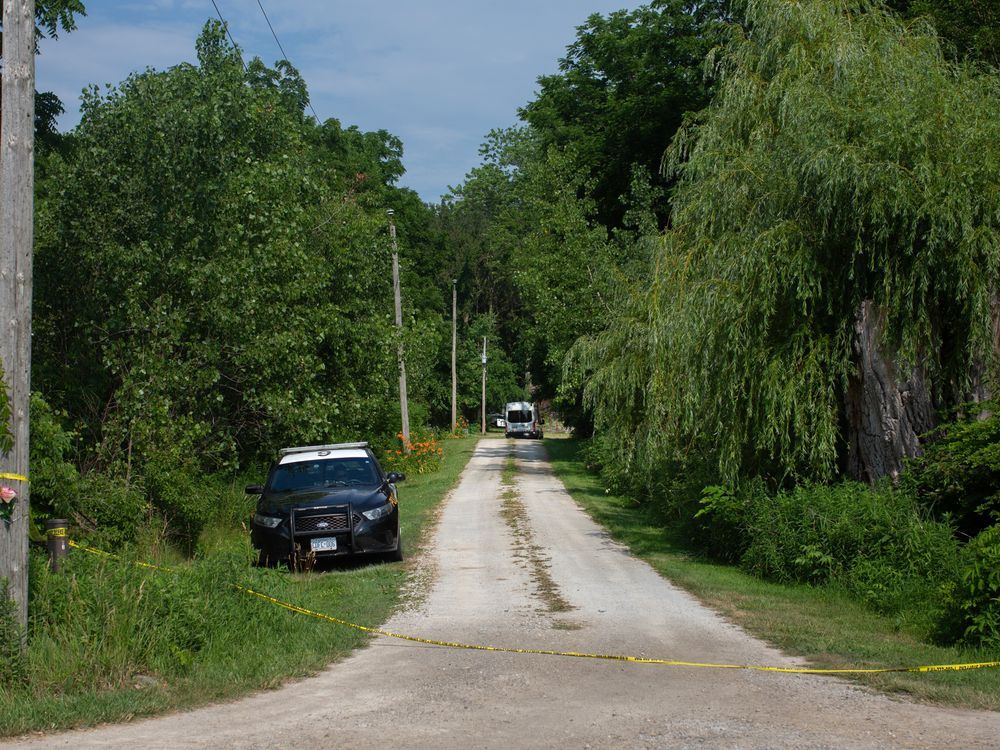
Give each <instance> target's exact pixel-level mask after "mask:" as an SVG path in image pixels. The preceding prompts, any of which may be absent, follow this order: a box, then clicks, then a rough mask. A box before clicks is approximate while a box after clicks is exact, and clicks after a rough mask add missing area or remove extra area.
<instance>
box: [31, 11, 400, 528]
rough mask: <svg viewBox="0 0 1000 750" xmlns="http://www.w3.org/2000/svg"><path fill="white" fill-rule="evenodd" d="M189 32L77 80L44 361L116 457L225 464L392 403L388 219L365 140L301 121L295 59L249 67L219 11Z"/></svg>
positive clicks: (381, 426) (50, 211)
mask: <svg viewBox="0 0 1000 750" xmlns="http://www.w3.org/2000/svg"><path fill="white" fill-rule="evenodd" d="M197 46H198V60H199V64H198V65H197V66H193V65H187V64H184V65H178V66H176V67H174V68H171V69H170V70H167V71H165V72H156V71H146V72H144V73H139V74H134V75H133V76H131V77H130V78H129V79H128V80H127V81H125V82H124V83H122V84H121V85H120V86H118V87H116V88H112V89H109V90H108V91H107V92H106V93H103V94H102V93H99V92H98V91H97V90H96V89H93V90H90V91H89V92H88V93H87V94H86V95H85V97H84V103H83V119H82V121H81V124H80V126H79V128H78V129H77V131H76V133H75V148H74V150H73V155H72V158H71V159H70V160H68V161H66V162H65V163H64V164H63V165H62V166H61V168H58V169H57V170H55V174H53V175H52V177H51V179H52V180H54V181H58V182H59V183H60V184H61V190H60V191H59V192H58V194H56V195H54V196H52V200H53V205H51V206H48V207H45V208H43V211H45V212H46V213H47V215H49V216H51V217H52V221H53V222H54V224H55V226H54V227H53V228H52V230H51V232H48V231H47V232H44V233H42V239H44V240H45V241H46V244H45V245H44V246H41V247H40V248H39V250H38V258H37V267H38V298H39V299H38V313H37V318H38V326H37V334H36V340H37V341H38V344H39V346H38V348H39V357H38V370H39V380H40V381H41V382H42V383H43V386H44V387H45V388H46V390H47V392H48V393H50V394H57V393H58V394H59V403H60V404H61V405H62V406H64V408H66V409H67V410H68V411H69V412H70V413H71V414H72V416H73V417H74V418H75V419H77V420H79V421H81V422H82V423H83V424H84V425H85V427H86V432H85V433H84V434H83V437H84V439H85V442H86V443H87V444H94V443H96V444H98V445H99V455H98V457H99V460H100V462H101V464H102V465H104V466H118V467H122V468H119V469H117V470H116V471H117V472H118V473H120V474H125V473H128V470H131V471H132V472H133V473H139V474H141V473H142V471H143V469H144V467H145V466H146V464H147V463H149V462H151V461H154V459H155V460H156V461H158V462H159V463H160V465H161V466H166V465H168V464H171V465H183V467H184V468H185V470H187V469H188V466H187V464H188V463H193V468H196V469H200V470H218V469H220V468H226V469H231V468H233V467H236V466H237V465H239V463H240V462H241V461H246V460H252V459H254V458H255V457H257V456H258V455H260V454H261V453H263V452H265V451H267V450H269V449H270V448H271V447H272V446H274V445H275V444H280V443H284V444H287V443H292V442H300V441H305V442H309V441H320V440H329V439H333V438H338V437H342V438H353V437H357V436H359V435H362V434H365V435H367V434H370V432H371V431H372V430H373V429H374V430H376V431H379V430H384V431H387V430H388V429H389V424H390V421H389V420H390V418H391V413H392V407H391V402H390V401H389V399H388V398H387V396H388V395H389V394H390V393H391V390H390V384H391V382H392V379H393V376H394V372H395V363H394V353H393V347H392V346H391V344H390V342H391V335H390V331H391V328H390V325H389V323H390V320H391V319H390V318H388V315H389V314H390V313H391V295H390V294H389V289H390V286H389V283H388V279H389V274H388V252H387V250H388V248H387V243H386V241H385V239H384V234H382V232H384V228H385V219H384V214H383V213H382V212H381V209H380V207H378V206H377V205H376V206H371V205H369V204H370V203H371V202H373V201H376V200H379V199H380V197H379V195H378V192H377V191H375V192H371V191H361V192H360V194H359V193H357V192H356V191H355V190H354V186H355V173H357V172H359V171H360V170H361V169H364V168H367V167H366V166H364V165H362V164H352V163H350V159H351V158H353V157H351V154H352V153H353V151H352V149H353V148H354V146H352V145H351V144H352V143H354V142H355V141H359V140H360V141H363V142H364V143H365V144H366V145H365V148H369V147H372V139H369V138H368V136H367V135H362V134H360V133H358V132H357V131H354V130H348V131H341V130H340V129H339V127H338V126H336V125H335V124H327V125H324V126H322V127H317V126H316V125H315V124H314V123H312V122H311V121H306V120H305V118H303V116H302V113H301V111H296V110H295V108H296V107H297V106H298V105H299V104H301V101H302V98H303V96H305V94H304V92H303V89H302V86H301V79H299V78H298V76H297V73H296V72H295V71H294V69H291V68H290V67H288V66H287V65H286V66H279V70H277V71H269V70H268V69H266V68H264V67H263V66H261V65H259V64H256V63H255V64H254V65H252V66H251V71H250V73H249V74H247V73H245V72H244V70H243V67H242V65H241V63H240V61H239V58H238V56H237V54H236V53H235V51H233V50H232V49H230V48H229V47H228V46H227V45H226V43H225V38H224V34H223V32H222V29H221V28H220V27H219V26H218V24H209V25H208V26H207V27H206V31H205V32H204V33H203V35H202V37H201V38H200V39H199V41H198V45H197ZM248 75H249V77H250V79H249V83H250V85H247V82H248V79H247V76H248ZM293 105H294V106H293ZM387 138H388V136H385V137H383V136H381V135H379V136H375V137H374V141H378V142H383V143H384V142H385V140H386V139H387ZM338 144H339V145H338ZM341 147H343V148H342V149H341V150H340V151H338V150H337V149H339V148H341ZM345 151H346V152H347V156H346V157H345V155H344V153H343V152H345ZM382 156H383V154H381V153H379V154H377V155H376V156H374V157H373V158H374V159H375V160H376V161H379V160H380V159H381V157H382ZM338 167H339V169H338ZM345 172H346V174H345ZM382 188H383V189H384V188H385V185H382ZM382 197H384V196H382ZM373 247H375V248H378V250H376V251H375V252H373V251H372V248H373ZM70 331H72V332H73V334H72V335H69V334H68V332H70ZM126 465H127V466H128V469H125V468H124V467H126ZM151 471H153V470H152V469H151ZM163 471H164V469H161V468H157V469H155V473H156V474H157V475H158V476H157V477H154V478H152V480H151V484H150V488H151V489H152V490H153V491H154V492H156V493H161V494H162V493H164V492H166V491H165V490H163V489H162V488H165V487H169V486H172V485H175V484H177V482H176V481H175V479H176V477H175V478H174V479H170V480H162V481H161V479H160V478H159V475H163ZM158 497H160V495H159V494H158ZM162 499H163V503H164V505H165V506H168V507H169V508H170V509H171V512H172V513H173V514H175V515H176V516H178V517H189V516H190V514H189V513H188V511H189V510H190V509H187V510H184V511H183V512H181V510H179V508H180V506H181V505H183V503H180V500H179V498H177V497H171V498H170V499H167V495H166V494H162ZM154 500H155V498H154ZM179 503H180V505H179ZM191 528H192V529H193V528H194V527H193V526H192V527H191Z"/></svg>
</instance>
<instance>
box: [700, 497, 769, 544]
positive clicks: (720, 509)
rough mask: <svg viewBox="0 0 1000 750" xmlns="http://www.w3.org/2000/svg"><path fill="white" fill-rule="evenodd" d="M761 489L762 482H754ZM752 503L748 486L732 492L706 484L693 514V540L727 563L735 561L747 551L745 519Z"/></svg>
mask: <svg viewBox="0 0 1000 750" xmlns="http://www.w3.org/2000/svg"><path fill="white" fill-rule="evenodd" d="M752 484H753V487H754V489H757V490H762V489H763V488H762V484H763V483H762V482H753V483H752ZM752 502H753V493H752V491H748V489H742V490H741V491H740V492H738V493H737V492H735V491H733V490H730V489H728V488H725V487H720V486H719V485H714V484H713V485H709V486H708V487H705V489H703V490H702V492H701V500H700V501H699V504H700V505H701V509H700V510H699V511H698V512H697V513H695V514H694V523H693V529H694V534H695V539H696V541H698V542H699V543H700V544H701V546H702V547H703V548H704V549H705V551H706V552H708V554H710V555H711V556H712V557H715V558H717V559H719V560H724V561H726V562H738V561H739V559H740V558H741V557H742V556H743V554H744V552H746V548H747V544H748V542H749V540H748V538H747V533H746V532H747V520H748V518H749V515H750V507H751V504H752Z"/></svg>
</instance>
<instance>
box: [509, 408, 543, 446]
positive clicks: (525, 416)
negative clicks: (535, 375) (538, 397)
mask: <svg viewBox="0 0 1000 750" xmlns="http://www.w3.org/2000/svg"><path fill="white" fill-rule="evenodd" d="M503 415H504V419H505V420H506V422H507V426H506V427H505V428H504V435H506V436H507V437H530V438H541V437H542V425H543V424H544V422H543V421H542V419H541V417H540V416H539V414H538V407H537V406H536V405H535V404H533V403H531V402H530V401H511V402H510V403H509V404H507V406H506V407H504V410H503Z"/></svg>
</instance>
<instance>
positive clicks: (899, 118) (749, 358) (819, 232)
mask: <svg viewBox="0 0 1000 750" xmlns="http://www.w3.org/2000/svg"><path fill="white" fill-rule="evenodd" d="M707 64H708V65H709V66H710V68H711V72H712V74H713V75H715V76H716V77H717V82H718V88H717V95H716V97H715V98H714V100H713V102H712V103H711V105H710V106H709V107H708V108H707V109H706V110H704V111H703V112H702V113H701V114H700V115H699V116H698V117H697V118H694V119H693V120H691V121H690V122H688V124H687V125H686V126H685V127H684V128H682V130H681V131H680V132H679V134H678V136H677V137H676V138H675V139H674V141H673V143H672V145H671V147H670V148H669V150H668V152H667V156H666V158H665V168H666V169H667V170H669V171H671V172H673V173H674V174H676V176H677V177H678V179H679V186H678V189H677V192H676V194H675V197H674V205H673V216H674V225H673V227H672V228H671V229H670V230H669V231H668V232H667V233H666V235H665V236H664V238H663V242H662V246H661V248H660V250H659V253H658V256H657V258H656V259H655V262H654V264H653V268H652V269H651V274H650V277H649V278H648V279H647V280H646V281H645V283H642V284H638V285H636V286H635V288H632V289H629V290H627V291H626V292H625V295H624V297H625V298H624V299H623V301H622V305H621V310H620V312H619V315H618V316H617V318H616V320H615V321H614V322H613V323H612V325H611V326H610V327H609V328H608V329H607V330H606V331H604V332H603V333H602V334H600V335H599V336H596V337H592V338H589V339H586V340H582V341H580V342H579V343H578V345H577V346H576V348H575V350H574V351H573V353H572V355H571V357H570V358H569V359H568V361H567V367H568V368H574V369H577V370H584V371H586V372H588V373H589V374H590V376H589V382H588V386H587V390H586V394H587V399H588V401H589V403H590V404H591V405H592V406H593V407H594V409H595V417H596V421H597V427H598V430H599V431H600V432H601V433H602V434H603V436H604V439H605V440H606V441H609V442H610V443H611V444H612V445H613V446H614V449H615V450H616V451H617V453H618V455H617V461H618V462H620V463H621V464H623V465H627V466H630V467H632V468H635V469H646V470H647V471H648V472H655V471H656V467H658V466H662V465H663V463H664V462H665V461H669V460H675V459H677V458H680V459H684V457H685V455H686V454H687V453H688V452H690V451H691V450H710V451H711V452H712V453H713V455H714V456H715V457H717V460H718V470H719V473H720V474H721V476H722V477H724V478H725V479H727V480H734V479H736V478H738V477H739V476H742V475H747V474H762V473H763V474H769V475H772V476H777V477H782V476H785V477H800V478H801V477H809V478H818V479H826V478H830V477H832V476H834V475H835V474H837V473H838V472H842V471H846V472H847V473H849V474H851V475H853V476H856V477H864V478H868V479H874V478H876V477H878V476H881V475H885V474H894V473H896V472H898V471H899V470H900V468H901V466H902V459H903V457H904V456H907V455H914V454H916V453H918V452H919V450H920V445H919V436H920V435H921V434H922V433H924V432H925V431H926V430H928V429H930V428H931V427H932V426H933V423H934V418H935V413H936V412H937V411H938V410H939V409H940V408H942V407H947V406H949V405H952V404H956V403H959V402H961V401H963V400H966V399H968V398H970V397H975V396H976V395H977V394H980V395H982V394H983V392H984V391H985V390H987V389H988V388H989V387H990V384H991V382H992V381H995V377H996V372H997V351H996V350H997V326H996V320H997V312H998V308H997V291H998V284H997V280H998V268H1000V249H998V225H1000V221H998V219H1000V190H998V177H1000V158H998V148H1000V118H998V115H997V113H998V112H1000V86H998V76H997V75H996V73H994V72H990V71H986V70H979V69H974V68H969V67H959V66H955V65H953V64H951V63H949V62H947V61H946V60H945V59H944V58H943V56H942V54H941V49H940V45H939V43H938V40H937V38H936V36H935V34H934V32H933V29H931V28H930V27H927V26H919V25H918V26H904V25H903V24H902V23H901V22H900V21H898V20H897V19H896V18H895V17H893V16H892V15H891V14H889V13H888V12H886V11H885V10H884V8H883V7H882V6H881V5H880V4H877V3H872V2H864V1H862V0H853V1H852V0H840V1H838V2H833V1H831V0H800V1H798V2H793V1H791V0H750V1H749V2H747V3H745V24H744V25H743V26H742V27H734V28H733V30H732V38H731V40H730V41H729V42H728V43H727V44H726V46H725V47H724V48H723V49H722V50H721V51H720V52H719V53H718V54H715V55H714V56H710V58H709V60H708V63H707Z"/></svg>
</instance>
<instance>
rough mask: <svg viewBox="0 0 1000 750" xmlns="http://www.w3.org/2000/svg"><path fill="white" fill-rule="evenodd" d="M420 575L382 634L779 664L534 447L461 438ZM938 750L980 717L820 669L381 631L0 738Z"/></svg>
mask: <svg viewBox="0 0 1000 750" xmlns="http://www.w3.org/2000/svg"><path fill="white" fill-rule="evenodd" d="M510 453H513V454H514V455H516V457H517V462H518V468H519V473H518V479H517V484H516V488H517V492H516V496H515V494H514V493H512V492H510V491H509V490H505V489H504V488H502V487H501V484H500V481H501V472H502V469H503V467H504V464H505V462H506V460H507V456H508V455H509V454H510ZM404 497H405V496H404ZM404 502H405V499H404ZM421 565H422V566H423V567H425V568H427V567H428V566H429V568H430V569H431V570H432V571H433V577H432V580H433V583H432V584H431V586H430V590H429V591H428V592H427V593H426V596H424V597H423V598H422V600H421V601H420V603H419V604H417V605H414V606H412V607H411V608H410V609H408V610H406V611H403V612H401V613H399V614H398V615H396V616H395V617H393V618H392V620H391V621H390V622H389V623H387V625H386V627H388V628H389V629H391V630H395V631H398V632H405V633H412V634H414V635H419V636H423V637H427V638H437V639H447V640H455V641H465V642H472V643H488V644H493V645H498V646H510V647H519V648H543V649H557V650H574V651H588V652H611V653H631V654H640V655H646V656H655V657H666V658H678V659H689V660H699V661H713V662H731V663H757V664H794V663H795V662H794V661H793V660H791V659H789V658H787V657H784V656H782V655H781V654H780V653H778V652H776V651H774V650H773V649H770V648H768V647H767V646H765V645H764V644H762V643H760V642H759V641H756V640H754V639H752V638H750V637H749V636H748V635H746V634H745V633H743V632H742V631H740V630H739V629H738V628H736V627H734V626H732V625H730V624H728V623H726V622H724V621H723V620H722V619H721V618H719V617H718V616H716V615H715V614H714V613H712V612H711V611H709V610H707V609H705V608H704V607H702V606H701V605H700V604H698V603H697V602H696V601H695V600H694V599H693V598H692V597H690V596H689V595H687V594H685V593H684V592H682V591H680V590H678V589H676V588H675V587H673V586H671V585H670V583H668V582H667V581H665V580H663V579H662V578H660V577H659V576H658V575H657V574H656V573H654V572H653V571H652V569H650V568H649V567H648V566H647V565H646V564H644V563H642V562H640V561H638V560H636V559H634V558H632V557H631V556H630V555H629V554H628V552H627V551H626V550H624V549H623V548H621V547H620V546H618V545H617V544H615V543H614V542H612V541H611V540H610V539H609V538H608V537H607V535H606V534H605V533H604V532H603V531H602V530H601V529H600V528H599V527H597V526H596V525H595V524H594V523H593V522H592V521H591V520H590V519H589V518H588V517H587V516H586V515H585V514H584V513H583V512H582V511H580V510H579V509H578V508H577V507H576V506H575V505H574V504H573V502H572V500H571V499H570V498H569V496H568V495H567V494H566V492H565V490H564V489H563V487H562V485H561V484H560V483H559V481H558V480H557V479H555V478H554V477H553V475H552V473H551V471H550V469H549V466H548V464H547V462H546V460H545V457H544V451H543V450H542V448H541V446H540V445H538V444H537V443H527V442H523V443H516V444H512V443H508V442H507V441H500V440H484V441H482V442H481V443H480V445H479V448H478V450H477V451H476V454H475V456H474V457H473V459H472V461H471V462H470V464H469V466H468V468H467V469H466V471H465V473H464V474H463V476H462V480H461V482H460V485H459V487H458V488H457V490H456V491H455V492H454V493H453V494H452V496H451V498H450V500H449V501H448V502H447V504H446V506H445V507H444V509H443V511H442V515H441V522H440V525H439V527H438V529H437V531H436V533H435V537H434V539H433V544H432V545H431V547H430V550H429V551H428V552H427V553H426V554H425V556H424V558H423V560H422V562H421ZM334 609H335V604H334V603H332V602H331V612H333V611H334ZM289 616H290V617H291V616H293V615H289ZM946 746H954V747H962V748H972V747H977V748H978V747H982V748H986V747H994V748H995V747H1000V714H996V713H984V712H972V711H960V710H948V709H938V708H931V707H927V706H923V705H917V704H912V703H908V702H904V701H900V700H891V699H889V698H886V697H882V696H878V695H873V694H870V693H868V692H866V691H864V690H862V689H860V688H857V687H854V686H852V685H850V684H848V683H846V682H843V681H841V680H837V679H834V678H827V677H815V676H802V675H783V674H767V673H751V672H734V671H714V670H700V669H691V668H679V667H663V666H650V665H636V664H623V663H616V662H602V661H592V660H583V659H569V658H560V657H549V656H524V655H515V654H503V653H483V652H474V651H460V650H453V649H446V648H439V647H434V646H422V645H419V644H413V643H406V642H402V641H395V640H390V639H386V638H379V639H377V640H376V641H374V642H373V644H372V646H371V647H370V648H367V649H365V650H362V651H360V652H358V653H356V654H355V655H354V656H352V657H351V658H349V659H347V660H346V661H343V662H341V663H338V664H335V665H333V666H331V667H330V668H328V669H327V670H326V671H324V672H323V673H322V674H320V675H319V676H317V677H314V678H311V679H308V680H303V681H301V682H298V683H295V684H292V685H289V686H287V687H285V688H283V689H281V690H278V691H272V692H266V693H261V694H258V695H255V696H253V697H251V698H248V699H246V700H242V701H239V702H236V703H231V704H225V705H217V706H211V707H208V708H204V709H200V710H197V711H192V712H189V713H183V714H178V715H173V716H167V717H164V718H160V719H153V720H146V721H141V722H136V723H134V724H129V725H124V726H112V727H105V728H100V729H96V730H89V731H81V732H73V733H69V734H64V735H57V736H51V737H48V738H43V739H40V740H34V741H28V742H22V743H15V744H13V745H11V747H24V748H28V747H32V748H37V747H72V748H97V747H99V748H220V747H234V748H387V747H402V748H410V747H417V748H419V747H428V748H429V747H434V748H463V749H464V748H553V747H555V748H587V747H592V748H610V747H614V748H660V747H671V748H678V747H681V748H683V747H698V748H806V747H808V748H941V747H946ZM4 747H7V745H4Z"/></svg>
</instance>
